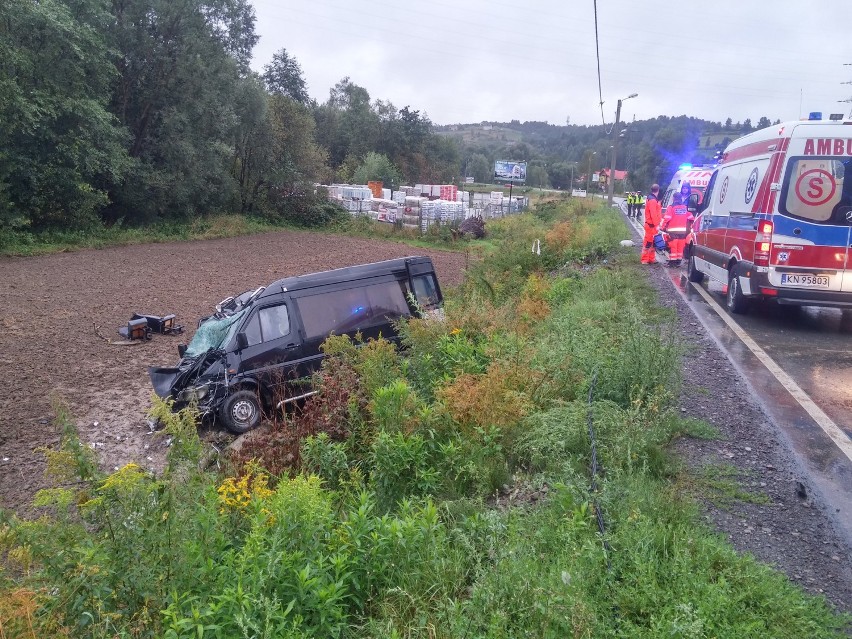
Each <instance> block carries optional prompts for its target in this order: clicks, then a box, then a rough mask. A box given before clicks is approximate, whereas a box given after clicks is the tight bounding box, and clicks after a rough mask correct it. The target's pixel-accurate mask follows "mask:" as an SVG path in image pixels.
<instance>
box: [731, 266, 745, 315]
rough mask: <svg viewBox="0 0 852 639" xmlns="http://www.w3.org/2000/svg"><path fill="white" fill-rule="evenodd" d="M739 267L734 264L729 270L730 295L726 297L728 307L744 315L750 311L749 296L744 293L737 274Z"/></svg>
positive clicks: (733, 311)
mask: <svg viewBox="0 0 852 639" xmlns="http://www.w3.org/2000/svg"><path fill="white" fill-rule="evenodd" d="M737 270H738V269H737V267H736V266H733V267H732V268H731V270H730V271H729V272H728V295H727V298H726V301H727V304H728V308H729V309H730V310H731V312H732V313H737V314H738V315H742V314H743V313H745V312H746V311H748V298H747V297H746V296H745V295H743V289H742V287H741V286H740V278H739V277H738V276H737Z"/></svg>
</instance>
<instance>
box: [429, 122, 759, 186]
mask: <svg viewBox="0 0 852 639" xmlns="http://www.w3.org/2000/svg"><path fill="white" fill-rule="evenodd" d="M770 124H771V122H770V120H769V118H767V117H761V118H760V119H759V121H758V123H757V126H756V127H754V126H752V123H751V120H750V119H747V120H745V121H744V122H743V123H739V122H737V123H736V124H734V123H732V121H731V119H730V118H728V120H727V121H726V122H725V123H724V124H722V123H721V122H711V121H708V120H701V119H698V118H692V117H687V116H685V115H684V116H678V117H667V116H660V117H657V118H652V119H649V120H637V121H633V122H622V123H621V124H620V125H619V131H618V132H617V134H618V136H619V141H618V153H617V155H616V169H617V170H619V171H625V170H626V171H628V178H627V180H626V184H625V185H624V186H625V189H645V188H647V187H648V185H650V184H652V183H654V182H659V183H667V182H668V180H669V179H671V176H672V174H673V173H674V171H675V170H676V169H677V167H678V166H680V165H681V164H683V163H687V162H688V163H692V164H708V163H712V162H713V160H714V156H715V155H716V153H717V152H718V151H720V150H722V149H724V147H725V146H727V145H728V144H729V143H730V142H731V141H732V140H734V139H736V138H737V137H739V136H741V135H745V134H746V133H749V132H751V131H753V130H755V129H756V128H757V129H760V128H764V127H767V126H770ZM439 131H440V132H441V133H442V134H443V135H446V136H447V137H450V138H453V139H459V140H462V144H463V149H462V171H463V172H464V174H465V175H466V176H472V177H474V178H475V179H476V181H477V182H480V181H491V175H492V172H493V167H494V160H501V159H506V160H510V159H511V160H526V161H527V162H528V166H527V185H529V186H536V187H537V186H545V187H547V186H551V187H553V188H561V189H568V188H571V180H572V176H573V180H574V182H575V186H579V185H581V184H580V182H581V179H582V180H585V178H586V176H587V175H588V174H589V172H592V173H594V172H596V171H598V170H600V169H602V168H608V167H609V165H610V154H611V148H612V144H613V135H614V133H613V130H612V123H610V124H608V125H598V126H578V125H571V124H568V125H564V126H562V125H555V124H549V123H547V122H523V123H522V122H520V121H518V120H512V121H511V122H508V123H498V122H482V123H480V124H468V125H451V126H444V127H440V128H439ZM591 184H592V185H593V183H591ZM582 185H583V186H585V182H583V183H582ZM619 186H621V183H620V182H619Z"/></svg>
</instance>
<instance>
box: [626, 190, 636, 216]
mask: <svg viewBox="0 0 852 639" xmlns="http://www.w3.org/2000/svg"><path fill="white" fill-rule="evenodd" d="M635 203H636V202H635V200H634V199H633V191H628V192H627V217H633V205H634V204H635Z"/></svg>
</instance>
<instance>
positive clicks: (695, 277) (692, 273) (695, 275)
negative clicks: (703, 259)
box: [686, 250, 704, 284]
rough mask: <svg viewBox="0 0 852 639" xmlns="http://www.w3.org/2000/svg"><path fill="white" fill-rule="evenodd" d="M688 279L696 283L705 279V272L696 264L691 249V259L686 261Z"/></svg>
mask: <svg viewBox="0 0 852 639" xmlns="http://www.w3.org/2000/svg"><path fill="white" fill-rule="evenodd" d="M686 279H688V280H689V281H690V282H693V283H694V284H698V283H700V282H702V281H704V273H702V272H701V271H699V270H698V267H696V266H695V256H694V255H693V254H692V251H691V250H690V251H689V259H688V260H687V262H686Z"/></svg>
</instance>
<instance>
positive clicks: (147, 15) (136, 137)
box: [108, 0, 257, 222]
mask: <svg viewBox="0 0 852 639" xmlns="http://www.w3.org/2000/svg"><path fill="white" fill-rule="evenodd" d="M113 11H114V19H113V21H112V24H111V25H110V29H109V33H110V37H111V44H112V46H113V47H114V48H115V49H116V50H117V51H118V53H119V56H118V60H117V70H118V78H117V81H116V83H115V92H114V96H113V100H112V109H113V112H114V113H115V114H116V116H117V117H118V118H119V120H120V121H121V123H122V124H123V125H124V126H126V127H127V129H128V130H129V131H130V136H131V139H130V147H129V153H130V155H131V157H132V158H133V159H134V160H135V163H134V170H133V173H132V174H131V175H130V176H129V179H127V180H125V181H124V183H123V184H122V185H120V186H118V187H116V188H115V189H114V190H113V191H112V192H111V195H112V196H113V198H114V199H115V201H116V204H115V206H113V207H111V208H110V210H109V212H108V214H109V216H110V217H111V218H112V219H117V218H119V217H123V216H130V217H132V219H133V220H134V221H139V222H144V221H148V220H153V219H156V218H160V217H184V218H188V217H192V216H195V215H199V214H204V213H207V212H209V211H217V210H227V207H228V206H229V203H230V202H233V198H234V193H235V190H236V188H237V185H236V184H235V182H234V179H233V176H232V173H231V168H232V166H231V165H232V161H233V151H232V147H231V140H232V139H233V137H234V133H233V131H234V128H235V127H238V126H239V118H240V116H241V114H239V113H237V112H236V111H235V106H234V105H235V103H236V94H237V92H238V91H239V90H240V88H241V86H242V85H241V84H240V79H241V78H242V77H245V75H246V73H247V60H248V56H249V54H250V51H251V48H252V46H254V44H255V42H257V36H256V35H255V33H254V13H253V10H252V9H251V6H250V5H249V4H248V1H247V0H114V2H113Z"/></svg>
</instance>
